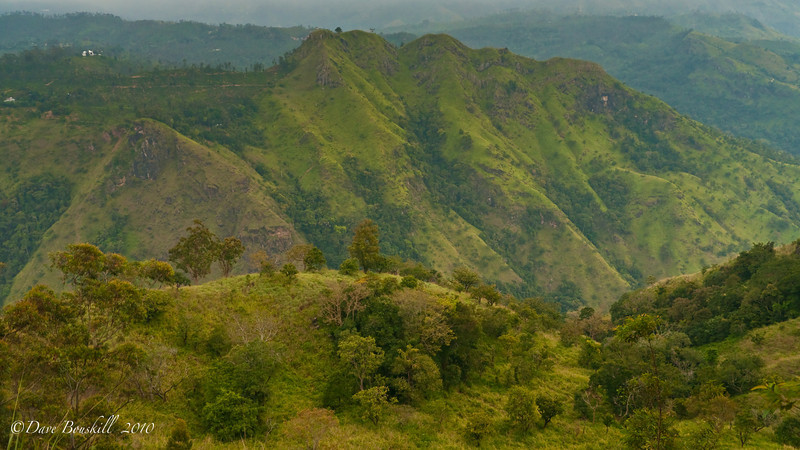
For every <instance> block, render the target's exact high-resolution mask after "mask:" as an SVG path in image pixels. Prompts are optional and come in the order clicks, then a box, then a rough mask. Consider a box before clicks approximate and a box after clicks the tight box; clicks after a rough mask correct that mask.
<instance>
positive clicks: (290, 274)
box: [281, 263, 298, 283]
mask: <svg viewBox="0 0 800 450" xmlns="http://www.w3.org/2000/svg"><path fill="white" fill-rule="evenodd" d="M297 273H298V272H297V267H295V266H294V264H292V263H286V264H284V265H283V267H281V274H283V276H284V277H286V283H291V282H292V281H294V280H295V279H296V278H297Z"/></svg>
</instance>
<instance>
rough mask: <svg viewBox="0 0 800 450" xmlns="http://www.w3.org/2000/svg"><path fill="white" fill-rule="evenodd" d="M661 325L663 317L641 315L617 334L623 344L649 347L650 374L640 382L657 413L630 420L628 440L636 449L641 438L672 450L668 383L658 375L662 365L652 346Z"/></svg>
mask: <svg viewBox="0 0 800 450" xmlns="http://www.w3.org/2000/svg"><path fill="white" fill-rule="evenodd" d="M661 324H662V321H661V318H660V317H658V316H651V315H649V314H642V315H640V316H638V317H628V318H627V319H626V320H625V323H624V324H622V325H620V326H619V327H617V333H616V336H617V338H618V339H620V340H621V341H623V342H628V343H639V342H642V341H644V344H645V346H646V348H647V353H648V356H649V357H650V368H649V369H650V372H647V373H644V374H643V375H641V376H640V377H639V380H641V381H642V382H643V384H644V385H645V389H646V391H647V392H648V393H650V395H649V396H651V397H652V398H650V399H649V400H650V401H651V402H652V403H653V404H654V405H655V411H653V410H652V409H646V410H639V411H637V414H636V415H634V416H633V417H631V418H630V419H628V421H629V422H630V423H631V425H630V426H629V427H628V431H629V433H630V434H629V438H630V439H631V440H632V442H636V443H637V444H636V445H637V446H638V443H639V442H640V440H641V439H650V440H649V441H646V442H647V445H650V446H652V447H653V448H655V449H656V450H661V449H665V448H669V447H670V446H671V445H672V440H673V439H674V434H675V432H674V430H672V429H671V428H670V424H669V422H668V421H667V411H666V399H665V396H666V392H665V382H664V380H662V379H661V375H660V373H659V367H660V364H659V361H658V357H657V352H656V348H655V346H654V343H653V341H654V340H655V338H656V335H657V333H658V329H659V328H660V327H661ZM631 421H632V422H631ZM637 427H639V428H637Z"/></svg>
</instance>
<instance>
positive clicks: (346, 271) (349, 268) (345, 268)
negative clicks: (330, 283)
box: [339, 258, 358, 276]
mask: <svg viewBox="0 0 800 450" xmlns="http://www.w3.org/2000/svg"><path fill="white" fill-rule="evenodd" d="M357 272H358V260H357V259H355V258H347V259H345V260H344V261H342V264H340V265H339V274H340V275H350V276H353V275H355V274H356V273H357Z"/></svg>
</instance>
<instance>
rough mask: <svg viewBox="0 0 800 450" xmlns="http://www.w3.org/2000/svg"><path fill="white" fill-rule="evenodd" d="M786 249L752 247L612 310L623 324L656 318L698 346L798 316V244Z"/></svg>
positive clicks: (626, 298) (628, 299)
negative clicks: (640, 316) (637, 317)
mask: <svg viewBox="0 0 800 450" xmlns="http://www.w3.org/2000/svg"><path fill="white" fill-rule="evenodd" d="M786 250H787V251H781V252H779V251H777V250H776V249H775V247H774V244H773V243H772V242H767V243H761V244H754V245H753V247H752V248H751V249H750V250H747V251H743V252H741V253H740V254H739V256H738V257H737V258H735V259H734V260H733V261H731V262H729V263H727V264H724V265H720V266H717V267H714V268H711V269H709V270H706V271H705V272H704V273H703V274H702V275H700V276H698V277H696V278H691V279H680V278H679V279H674V280H670V281H668V282H665V283H659V284H657V285H655V286H652V287H648V288H645V289H642V290H639V291H634V292H631V293H628V294H625V295H623V296H622V298H620V300H619V301H617V302H616V303H615V304H614V305H613V306H612V307H611V315H612V320H613V321H614V322H615V323H620V322H621V321H622V320H624V319H625V318H626V317H631V316H635V315H638V314H643V313H647V314H657V315H659V316H661V317H663V318H664V319H665V320H666V321H668V322H669V323H670V325H671V326H672V328H673V329H675V330H678V331H681V332H684V333H686V334H687V335H688V336H689V338H690V339H691V340H692V343H693V344H695V345H700V344H705V343H708V342H716V341H720V340H723V339H725V338H726V337H728V336H730V335H742V334H744V333H745V332H746V331H747V330H750V329H753V328H758V327H762V326H765V325H769V324H772V323H776V322H781V321H784V320H788V319H792V318H794V317H798V316H800V241H798V242H795V243H793V244H791V245H790V246H789V247H788V248H787V249H786Z"/></svg>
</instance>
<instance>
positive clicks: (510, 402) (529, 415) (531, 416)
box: [505, 386, 540, 432]
mask: <svg viewBox="0 0 800 450" xmlns="http://www.w3.org/2000/svg"><path fill="white" fill-rule="evenodd" d="M505 408H506V413H508V417H509V419H510V420H511V423H512V424H514V425H515V426H516V427H518V428H519V429H520V430H522V431H524V432H527V431H529V430H530V429H531V427H533V425H534V424H535V423H536V421H537V420H539V418H540V415H539V409H538V408H537V407H536V395H535V394H534V393H533V392H532V391H530V390H529V389H526V388H524V387H521V386H515V387H513V388H511V389H510V390H509V391H508V399H507V400H506V407H505Z"/></svg>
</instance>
